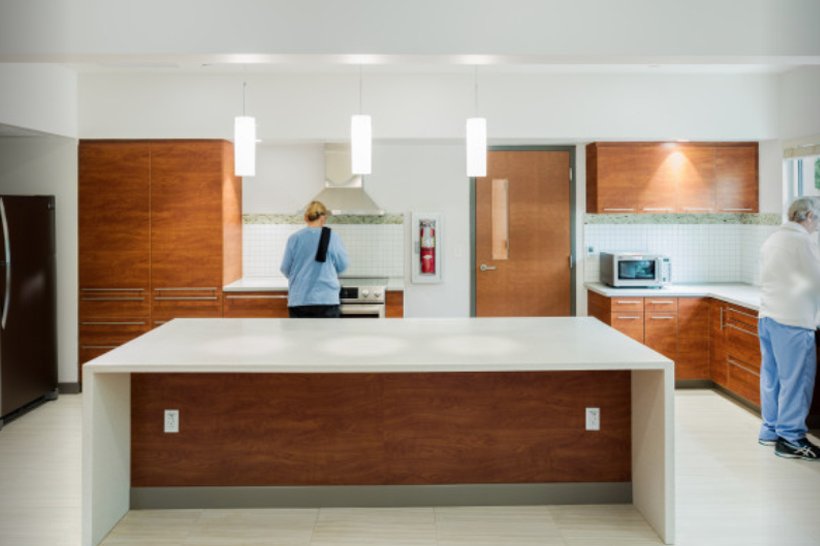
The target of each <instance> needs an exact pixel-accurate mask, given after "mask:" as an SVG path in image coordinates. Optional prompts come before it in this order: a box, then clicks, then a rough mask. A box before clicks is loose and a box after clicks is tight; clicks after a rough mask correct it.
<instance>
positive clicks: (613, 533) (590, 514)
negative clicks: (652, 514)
mask: <svg viewBox="0 0 820 546" xmlns="http://www.w3.org/2000/svg"><path fill="white" fill-rule="evenodd" d="M548 509H549V511H550V513H552V517H553V519H554V521H555V523H556V525H557V526H558V529H559V530H560V532H561V536H562V537H564V540H567V541H569V540H570V539H596V540H598V539H603V538H611V539H631V540H641V541H653V540H657V533H655V531H654V530H653V529H652V528H651V527H650V526H649V524H648V523H646V520H644V518H643V516H642V515H641V514H640V512H638V510H637V509H636V508H635V507H634V506H632V505H628V504H617V505H573V506H550V507H548Z"/></svg>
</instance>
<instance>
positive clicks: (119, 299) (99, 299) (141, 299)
mask: <svg viewBox="0 0 820 546" xmlns="http://www.w3.org/2000/svg"><path fill="white" fill-rule="evenodd" d="M80 301H145V298H143V297H139V298H126V297H123V298H116V297H110V298H80Z"/></svg>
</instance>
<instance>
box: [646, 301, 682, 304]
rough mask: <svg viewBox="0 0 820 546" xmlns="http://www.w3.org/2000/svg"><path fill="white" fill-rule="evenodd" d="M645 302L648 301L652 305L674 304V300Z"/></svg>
mask: <svg viewBox="0 0 820 546" xmlns="http://www.w3.org/2000/svg"><path fill="white" fill-rule="evenodd" d="M646 303H650V304H652V305H674V304H675V302H674V301H669V300H649V301H647V302H646Z"/></svg>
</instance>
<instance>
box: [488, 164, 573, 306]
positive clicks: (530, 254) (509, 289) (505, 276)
mask: <svg viewBox="0 0 820 546" xmlns="http://www.w3.org/2000/svg"><path fill="white" fill-rule="evenodd" d="M475 188H476V209H475V215H476V216H475V218H476V238H475V245H476V247H475V260H476V262H475V264H474V267H475V279H476V282H475V302H476V305H475V311H476V316H479V317H488V316H569V315H570V313H571V293H572V292H571V280H572V275H571V269H570V253H571V241H570V221H571V216H570V213H571V210H570V209H571V207H570V152H569V151H540V150H539V151H520V150H512V151H507V150H505V151H490V152H489V154H488V161H487V176H486V177H484V178H477V179H476V186H475Z"/></svg>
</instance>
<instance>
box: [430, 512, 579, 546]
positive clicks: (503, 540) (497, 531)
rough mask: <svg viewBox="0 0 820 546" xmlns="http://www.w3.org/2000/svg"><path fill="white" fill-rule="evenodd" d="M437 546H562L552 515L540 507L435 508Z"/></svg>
mask: <svg viewBox="0 0 820 546" xmlns="http://www.w3.org/2000/svg"><path fill="white" fill-rule="evenodd" d="M435 513H436V538H437V539H438V543H439V545H442V546H443V545H448V546H449V545H451V544H452V545H456V544H460V545H464V544H476V545H482V546H483V545H488V546H489V545H496V544H509V545H531V544H532V545H536V544H538V545H557V546H563V544H564V542H563V540H562V539H561V534H560V532H559V531H558V527H557V526H556V525H555V522H554V521H553V518H552V514H551V513H550V512H549V510H548V509H547V508H546V507H544V506H492V507H485V506H477V507H438V508H436V510H435Z"/></svg>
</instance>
